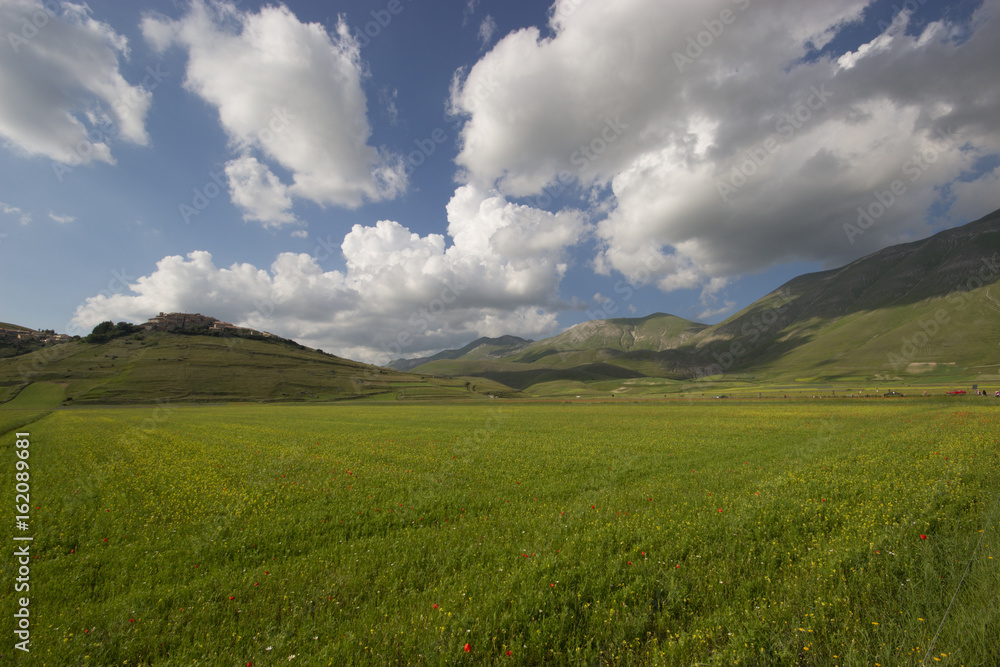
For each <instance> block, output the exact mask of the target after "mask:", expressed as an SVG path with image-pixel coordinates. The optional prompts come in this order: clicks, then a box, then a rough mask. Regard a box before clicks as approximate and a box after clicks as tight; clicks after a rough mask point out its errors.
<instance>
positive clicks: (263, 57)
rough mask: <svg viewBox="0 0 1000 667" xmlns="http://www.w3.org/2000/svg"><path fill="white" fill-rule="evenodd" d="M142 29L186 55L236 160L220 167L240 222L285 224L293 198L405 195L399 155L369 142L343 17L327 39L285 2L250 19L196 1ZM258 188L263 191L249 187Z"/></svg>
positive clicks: (355, 59) (194, 87)
mask: <svg viewBox="0 0 1000 667" xmlns="http://www.w3.org/2000/svg"><path fill="white" fill-rule="evenodd" d="M142 31H143V35H144V36H145V38H146V40H147V41H148V42H149V43H150V45H152V46H153V48H154V49H156V50H157V51H164V50H165V49H167V48H168V47H170V46H171V45H178V46H181V47H182V48H184V49H185V50H186V51H187V55H188V64H187V70H186V73H185V80H184V85H185V87H186V88H187V89H188V90H190V91H191V92H193V93H195V94H197V95H198V96H199V97H201V98H202V99H204V100H205V101H206V102H208V103H209V104H211V105H212V106H213V107H214V108H215V109H216V110H217V112H218V114H219V122H220V123H221V125H222V128H223V129H224V130H225V131H226V134H227V135H228V136H229V139H230V143H231V144H232V146H233V148H234V149H236V150H237V151H238V152H239V153H240V154H241V155H240V157H238V158H235V159H234V160H233V161H231V162H230V163H228V165H227V168H226V171H227V174H231V175H230V188H231V190H232V192H233V202H234V203H235V204H237V205H238V206H240V207H241V208H243V210H244V211H245V212H246V218H247V219H250V220H258V221H260V222H262V223H264V224H265V225H270V226H279V225H282V224H286V223H289V222H292V221H293V220H294V217H293V215H292V213H291V207H292V198H293V197H301V198H304V199H307V200H309V201H312V202H315V203H317V204H320V205H335V206H344V207H350V208H354V207H357V206H360V205H361V204H362V203H364V202H365V201H379V200H383V199H391V198H393V197H395V196H396V195H397V194H399V193H400V192H402V191H403V190H405V188H406V183H407V179H406V175H405V173H404V169H403V163H402V161H401V160H400V159H399V158H398V156H395V155H393V154H391V153H388V152H386V151H383V150H380V149H378V148H376V147H373V146H370V145H368V139H369V137H370V136H371V126H370V125H369V122H368V118H367V110H368V107H367V99H366V97H365V94H364V91H363V90H362V86H361V81H362V78H363V76H364V66H363V64H362V61H361V56H360V49H359V46H358V43H357V42H356V41H355V39H354V38H353V37H352V36H351V35H350V33H349V31H348V28H347V26H346V24H345V23H344V22H343V21H342V20H341V21H340V22H339V23H338V25H337V31H336V33H335V34H332V35H331V34H329V33H328V32H327V31H326V29H325V28H324V27H323V26H322V25H320V24H317V23H303V22H301V21H299V19H298V18H297V17H296V16H295V15H294V14H293V13H292V12H291V11H290V10H289V9H288V8H287V7H285V6H284V5H279V6H265V7H263V8H261V10H260V11H259V12H257V13H253V12H250V11H243V10H241V9H239V8H237V6H236V5H234V4H232V3H229V2H224V1H222V0H207V1H206V0H193V2H192V3H191V6H190V8H189V10H188V12H187V14H185V15H184V16H183V17H182V18H180V19H177V20H172V19H169V18H166V17H162V16H157V15H148V16H146V17H145V18H144V19H143V21H142ZM254 154H256V155H254ZM261 159H267V160H271V161H273V162H274V163H276V164H278V165H280V166H281V167H282V168H283V169H285V170H287V171H288V172H290V173H291V176H292V182H291V183H288V184H285V183H281V182H280V181H279V179H278V178H277V177H276V176H275V175H274V174H273V172H272V170H271V168H270V167H269V166H268V165H266V164H265V163H264V162H262V161H261ZM256 184H263V187H264V188H265V189H266V190H267V194H266V195H264V196H259V197H258V196H255V195H254V194H252V193H251V192H249V191H248V186H249V185H256Z"/></svg>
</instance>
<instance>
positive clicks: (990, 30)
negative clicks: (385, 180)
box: [451, 0, 1000, 314]
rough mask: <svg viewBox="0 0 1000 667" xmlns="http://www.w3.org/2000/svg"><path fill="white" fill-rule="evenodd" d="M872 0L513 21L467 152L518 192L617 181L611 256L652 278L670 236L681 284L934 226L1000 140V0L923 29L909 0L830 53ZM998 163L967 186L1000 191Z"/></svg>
mask: <svg viewBox="0 0 1000 667" xmlns="http://www.w3.org/2000/svg"><path fill="white" fill-rule="evenodd" d="M910 4H912V5H913V6H912V7H911V6H910ZM866 9H869V10H870V9H871V3H869V2H865V1H864V0H838V1H833V2H824V3H800V2H794V1H792V0H778V1H775V2H768V3H754V2H751V1H750V0H732V1H727V2H715V3H710V4H706V3H704V2H700V1H699V0H678V1H676V2H669V3H667V2H645V1H641V0H626V1H622V2H600V1H597V0H557V2H555V3H554V5H553V7H552V10H551V18H550V22H549V28H550V30H551V35H550V36H543V35H542V32H541V31H540V30H539V29H536V28H526V29H523V30H520V31H517V32H513V33H511V34H509V35H507V36H506V37H504V38H502V39H501V40H500V41H499V42H498V43H497V44H496V45H495V46H494V47H493V49H492V50H491V51H490V52H489V53H487V54H486V55H484V56H483V58H482V59H480V60H479V62H477V63H476V64H475V65H474V66H473V67H472V68H471V69H470V70H469V71H468V72H460V73H459V76H458V78H457V79H456V81H455V83H454V85H453V88H452V95H451V104H452V107H453V108H454V109H455V110H456V111H457V112H458V113H460V114H463V115H464V117H465V118H466V122H465V125H464V127H463V130H462V135H461V139H462V142H461V150H460V152H459V154H458V156H457V162H458V165H459V166H460V167H461V168H462V169H463V175H464V177H465V178H467V179H468V180H469V181H470V182H474V183H477V184H479V186H480V187H491V186H494V185H495V186H496V187H497V188H498V189H499V191H500V192H501V193H503V194H504V195H506V196H510V197H535V196H539V195H544V194H546V193H547V192H550V191H557V192H558V191H561V190H563V189H565V184H566V183H567V182H568V183H572V184H573V185H575V186H579V187H581V188H583V190H584V191H586V190H588V189H594V188H596V190H592V191H593V192H598V193H609V194H607V196H606V197H605V198H603V199H602V200H601V201H602V202H603V204H604V206H605V207H606V208H607V210H608V213H607V215H606V216H604V219H603V220H602V221H600V223H599V225H598V237H599V248H598V251H597V255H596V258H595V260H594V267H595V269H596V270H597V271H598V272H599V273H610V272H611V271H617V272H620V273H622V274H624V275H625V276H626V277H629V278H637V277H639V276H640V275H644V274H645V273H647V272H646V271H645V267H646V264H648V249H649V248H650V247H653V248H655V249H656V252H658V253H659V254H660V260H661V261H660V262H658V264H659V266H660V268H659V270H658V272H657V275H655V276H654V277H653V278H652V280H653V281H655V282H656V284H657V285H658V286H659V287H660V288H661V289H663V290H666V291H670V290H674V289H681V288H694V287H699V286H705V285H708V284H710V283H711V281H712V280H713V279H715V278H725V277H733V276H736V275H739V274H741V273H746V272H756V271H760V270H763V269H766V268H768V267H770V266H773V265H775V264H778V263H781V262H786V261H793V260H810V261H820V262H824V263H826V264H829V265H835V264H838V263H841V262H843V261H846V260H848V259H852V258H854V257H857V256H860V255H861V254H865V253H866V252H871V251H874V250H876V249H878V248H881V247H884V246H886V245H889V244H891V243H897V242H900V241H902V240H906V239H908V238H910V237H912V236H913V235H925V234H926V233H928V232H929V231H931V228H930V227H929V226H928V224H927V212H928V210H929V209H930V207H931V206H932V204H934V202H935V200H936V199H937V197H938V196H939V194H938V192H937V191H936V190H935V188H941V187H945V186H947V185H949V184H951V183H952V182H954V181H955V180H956V179H957V178H958V177H959V176H960V175H962V174H967V173H968V172H969V171H970V169H971V168H972V167H973V165H974V164H975V162H976V160H977V159H979V158H981V157H983V156H985V155H990V154H995V153H996V152H997V151H998V150H1000V139H998V137H1000V132H998V130H1000V114H997V112H996V111H997V109H998V108H1000V80H998V79H997V78H996V77H995V76H993V75H992V74H990V68H991V67H992V65H990V64H989V63H993V62H998V61H1000V41H998V40H996V39H995V37H994V35H995V34H996V33H997V31H998V29H1000V3H998V2H997V0H986V1H985V2H984V3H983V4H982V6H981V7H980V8H979V9H978V10H977V11H976V12H975V15H974V16H973V18H972V20H971V22H970V23H968V24H966V25H956V24H952V23H948V22H946V21H936V22H929V23H927V24H926V25H923V26H921V27H920V28H916V27H915V26H916V23H915V22H914V16H913V15H914V13H915V12H918V11H919V4H918V3H908V4H907V5H906V8H905V9H904V10H903V11H902V12H900V13H899V14H898V15H897V16H895V17H894V16H892V15H888V16H886V17H885V25H884V30H882V32H881V34H879V35H878V36H877V37H875V38H874V39H873V40H871V41H870V42H868V43H865V44H859V45H857V46H856V47H850V49H849V50H847V51H846V52H844V53H839V54H837V53H827V52H823V55H819V54H820V52H821V51H822V50H823V49H824V48H825V47H827V46H828V45H830V44H831V42H832V41H833V40H834V38H835V37H836V36H837V35H838V34H840V32H841V31H842V30H843V29H844V28H845V27H848V26H850V25H852V24H854V23H856V22H858V21H859V20H861V19H862V18H863V17H864V11H865V10H866ZM928 82H934V84H933V85H928ZM484 90H487V91H493V92H492V94H487V95H484V94H482V91H484ZM925 156H926V157H928V158H929V157H932V158H933V159H925ZM989 178H990V176H989V175H985V176H983V177H982V179H980V180H979V181H978V182H980V183H981V184H980V185H978V186H977V185H975V184H965V185H962V186H959V187H956V188H955V191H956V193H957V192H959V191H966V192H972V191H974V192H975V193H976V196H977V197H978V198H979V199H983V198H985V199H988V200H989V199H990V196H989V194H988V191H989V186H988V184H987V183H988V179H989ZM984 179H985V180H984ZM897 180H898V181H901V182H902V183H903V184H904V185H905V186H906V188H905V192H904V193H903V194H902V195H900V196H896V197H895V200H894V201H893V203H892V205H891V206H889V207H887V210H885V211H884V212H883V213H882V214H881V215H880V216H879V217H878V219H877V220H876V221H874V224H870V225H869V226H868V228H867V229H866V230H864V234H861V235H854V236H853V237H852V236H851V234H850V233H849V230H845V226H844V225H845V224H846V223H855V222H856V221H857V219H858V218H859V217H860V212H859V207H861V208H862V212H863V211H865V210H867V208H868V207H869V206H870V205H871V203H872V202H876V201H878V200H877V197H878V196H879V195H880V194H881V193H883V192H886V191H887V189H888V188H890V187H891V185H892V184H893V182H894V181H897ZM991 201H992V202H993V203H992V207H993V208H995V207H996V206H997V205H998V204H1000V201H998V200H997V197H996V196H995V195H994V196H993V197H992V199H991ZM984 205H985V206H987V207H988V206H989V204H988V203H987V204H984ZM979 208H982V206H980V207H979ZM595 210H596V209H595ZM874 210H875V211H876V212H877V211H878V207H877V206H876V207H875V209H874ZM959 211H962V209H961V208H957V209H956V213H957V212H959ZM962 221H964V220H961V219H958V220H955V221H954V222H962ZM863 222H864V220H863ZM711 312H712V309H708V308H707V309H706V311H705V313H706V314H707V313H711Z"/></svg>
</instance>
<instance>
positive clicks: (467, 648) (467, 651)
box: [465, 644, 472, 653]
mask: <svg viewBox="0 0 1000 667" xmlns="http://www.w3.org/2000/svg"><path fill="white" fill-rule="evenodd" d="M471 650H472V646H470V645H469V644H466V645H465V652H466V653H469V652H470V651H471Z"/></svg>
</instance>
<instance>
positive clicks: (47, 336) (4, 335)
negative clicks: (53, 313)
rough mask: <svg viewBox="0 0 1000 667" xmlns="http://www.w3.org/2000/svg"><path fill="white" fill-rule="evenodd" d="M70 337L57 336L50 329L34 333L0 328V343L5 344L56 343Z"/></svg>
mask: <svg viewBox="0 0 1000 667" xmlns="http://www.w3.org/2000/svg"><path fill="white" fill-rule="evenodd" d="M71 338H72V336H69V335H67V334H57V333H56V332H55V331H53V330H52V329H44V330H42V331H34V330H32V329H7V328H4V327H0V341H3V342H4V343H7V344H18V343H29V342H30V343H45V344H48V343H57V342H59V341H64V340H70V339H71Z"/></svg>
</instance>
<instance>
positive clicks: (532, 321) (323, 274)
mask: <svg viewBox="0 0 1000 667" xmlns="http://www.w3.org/2000/svg"><path fill="white" fill-rule="evenodd" d="M587 230H588V227H587V225H586V222H585V221H584V219H583V216H582V215H581V214H580V213H579V212H576V211H564V212H561V213H558V214H553V213H549V212H546V211H540V210H537V209H533V208H530V207H528V206H523V205H518V204H513V203H511V202H508V201H507V200H506V199H505V198H504V197H503V196H501V195H500V194H499V193H496V192H484V191H480V190H477V189H476V188H474V187H473V186H463V187H461V188H459V189H458V191H457V192H456V193H455V196H454V197H453V198H452V200H451V202H449V205H448V236H447V237H446V236H445V235H441V234H428V235H426V236H421V235H419V234H416V233H414V232H412V231H410V230H409V229H407V228H406V227H404V226H403V225H402V224H400V223H398V222H395V221H392V220H381V221H379V222H377V223H376V224H375V225H372V226H363V225H355V226H354V228H353V229H352V230H351V231H350V232H349V233H348V234H347V235H346V236H345V237H344V239H343V241H342V242H341V243H340V246H339V251H340V253H342V255H343V257H344V259H345V261H346V270H345V271H343V272H341V271H326V270H324V269H323V268H322V267H321V263H322V262H324V261H326V260H328V259H330V257H331V255H333V254H334V253H335V252H336V251H337V250H338V248H337V246H336V245H334V244H330V243H328V242H324V243H321V244H320V245H319V246H317V248H316V250H315V251H314V252H313V253H312V254H311V255H308V254H301V253H300V254H296V253H282V254H280V255H278V257H277V258H276V259H275V261H274V262H273V263H272V265H271V266H270V268H269V269H260V268H257V267H255V266H252V265H249V264H234V265H232V266H230V267H228V268H225V267H218V266H216V265H215V264H214V262H213V260H212V256H211V254H210V253H208V252H204V251H197V252H192V253H189V254H188V255H187V256H186V257H181V256H170V257H165V258H163V259H162V260H160V262H159V263H158V264H157V266H156V269H155V270H154V271H153V272H152V273H150V274H149V275H147V276H143V277H141V278H139V279H137V280H135V281H134V282H133V283H132V284H130V285H129V292H127V293H118V294H100V295H97V296H94V297H90V298H89V299H87V300H86V302H85V303H84V304H82V305H81V306H80V307H79V308H78V309H77V311H76V314H75V316H74V323H75V324H77V325H78V326H80V327H82V328H84V329H86V328H88V327H93V326H94V325H95V324H97V323H98V322H102V321H104V320H109V319H111V320H120V319H128V320H132V321H137V322H139V321H144V320H146V319H147V318H149V317H151V316H152V315H155V314H156V313H157V312H160V311H181V312H201V313H203V314H206V315H213V316H215V317H219V318H221V319H226V320H229V321H232V322H234V323H238V324H243V325H246V326H251V327H254V328H258V329H263V330H267V331H271V332H273V333H276V334H279V335H283V336H288V337H291V338H294V339H296V340H298V341H300V342H303V343H305V344H307V345H313V346H316V347H320V348H322V349H324V350H327V351H332V352H335V353H338V354H341V355H343V356H347V357H350V358H355V359H361V360H365V361H372V362H376V363H387V362H388V361H390V360H391V359H394V358H396V357H402V356H419V355H420V354H425V353H428V352H434V351H437V350H439V349H441V348H443V347H448V346H451V345H464V344H465V343H467V342H468V341H469V339H470V338H474V337H477V336H480V335H497V336H499V335H503V334H520V335H525V336H537V335H541V334H546V333H551V332H552V331H553V330H554V329H555V327H556V326H557V323H556V313H557V312H558V311H559V310H560V309H561V308H562V307H564V303H563V302H562V301H561V299H560V298H559V294H558V291H559V284H560V281H561V280H562V278H563V276H564V274H565V272H566V269H567V264H566V260H565V257H564V256H565V255H566V250H567V248H569V247H571V246H573V245H574V244H576V243H577V242H578V241H579V240H580V239H581V238H582V237H583V235H585V234H586V233H587ZM449 237H450V239H451V244H450V245H448V238H449Z"/></svg>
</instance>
